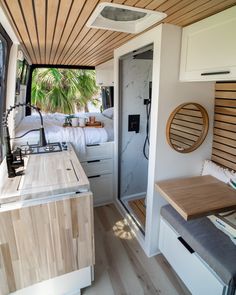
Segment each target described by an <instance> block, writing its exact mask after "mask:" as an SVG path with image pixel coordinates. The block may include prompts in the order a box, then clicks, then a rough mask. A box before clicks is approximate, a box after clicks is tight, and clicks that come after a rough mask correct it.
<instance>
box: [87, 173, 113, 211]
mask: <svg viewBox="0 0 236 295" xmlns="http://www.w3.org/2000/svg"><path fill="white" fill-rule="evenodd" d="M88 179H89V182H90V188H91V191H92V192H93V198H94V204H95V205H100V204H105V203H108V202H111V200H112V198H111V196H113V174H105V175H95V176H90V177H88Z"/></svg>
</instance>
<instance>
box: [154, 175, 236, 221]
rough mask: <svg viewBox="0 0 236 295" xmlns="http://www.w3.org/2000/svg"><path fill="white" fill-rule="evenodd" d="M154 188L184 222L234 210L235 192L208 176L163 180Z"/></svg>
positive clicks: (235, 203)
mask: <svg viewBox="0 0 236 295" xmlns="http://www.w3.org/2000/svg"><path fill="white" fill-rule="evenodd" d="M155 186H156V189H157V190H158V191H159V192H160V193H161V195H162V196H163V197H164V198H165V199H166V200H167V201H168V202H169V203H170V204H171V205H172V206H173V207H174V208H175V209H176V211H177V212H178V213H179V214H180V215H181V216H182V217H183V218H184V219H185V220H190V219H194V218H198V217H202V216H207V215H211V214H215V213H218V212H223V211H229V210H231V209H235V208H236V190H234V189H233V188H231V187H230V186H228V185H227V184H225V183H224V182H222V181H219V180H218V179H216V178H215V177H213V176H210V175H205V176H197V177H190V178H182V179H171V180H164V181H159V182H157V183H156V184H155Z"/></svg>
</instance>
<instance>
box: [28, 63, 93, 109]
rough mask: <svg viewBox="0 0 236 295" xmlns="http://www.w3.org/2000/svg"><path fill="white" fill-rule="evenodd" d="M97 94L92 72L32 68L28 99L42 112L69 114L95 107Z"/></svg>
mask: <svg viewBox="0 0 236 295" xmlns="http://www.w3.org/2000/svg"><path fill="white" fill-rule="evenodd" d="M97 93H98V86H97V85H96V82H95V72H94V71H91V70H80V69H78V70H72V69H57V68H47V69H35V70H34V72H33V77H32V90H31V99H32V103H33V104H36V105H37V106H38V107H40V108H41V109H42V110H43V111H45V112H61V113H65V114H70V113H73V112H74V109H75V108H76V111H78V110H79V111H80V110H81V109H84V110H85V111H87V110H88V108H87V104H88V102H90V101H91V102H92V103H94V104H96V103H97V100H96V99H95V98H94V96H95V95H96V94H97Z"/></svg>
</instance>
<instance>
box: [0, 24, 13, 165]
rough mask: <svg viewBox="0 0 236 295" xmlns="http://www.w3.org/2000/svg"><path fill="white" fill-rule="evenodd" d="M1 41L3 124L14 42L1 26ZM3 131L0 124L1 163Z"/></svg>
mask: <svg viewBox="0 0 236 295" xmlns="http://www.w3.org/2000/svg"><path fill="white" fill-rule="evenodd" d="M0 39H1V41H2V43H3V44H4V48H5V49H4V52H3V55H4V58H3V60H4V64H3V75H2V77H1V79H2V80H1V92H0V122H2V119H3V114H4V112H5V111H6V94H7V76H8V65H9V58H10V51H11V47H12V43H13V42H12V40H11V39H10V37H9V36H8V34H7V32H6V31H5V30H4V28H3V26H2V25H1V24H0ZM2 136H3V130H2V124H0V142H1V147H0V163H1V162H2V160H3V158H4V153H3V138H2Z"/></svg>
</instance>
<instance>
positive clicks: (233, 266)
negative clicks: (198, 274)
mask: <svg viewBox="0 0 236 295" xmlns="http://www.w3.org/2000/svg"><path fill="white" fill-rule="evenodd" d="M161 215H162V218H164V219H165V220H166V221H167V222H168V223H169V224H170V225H171V226H172V227H173V228H174V229H175V231H176V232H177V233H178V234H179V235H180V236H181V237H182V238H183V239H184V240H185V241H186V242H187V243H188V245H189V246H190V247H191V248H192V249H193V250H194V251H195V252H196V253H197V254H198V255H199V256H200V257H201V258H202V259H203V260H204V261H205V262H206V263H207V264H208V265H209V266H210V268H211V269H212V270H213V271H214V272H215V273H216V274H217V275H218V276H219V277H220V278H221V280H222V281H223V282H224V283H225V284H226V285H228V292H227V295H232V294H235V290H236V288H235V286H236V246H235V245H234V244H233V242H232V241H231V240H230V238H229V237H228V236H227V235H226V234H224V233H223V232H221V231H220V230H219V229H217V228H216V227H215V226H214V225H213V224H212V222H211V221H210V220H209V219H208V218H206V217H203V218H198V219H194V220H190V221H185V220H184V219H183V218H182V217H181V216H180V215H179V213H178V212H177V211H176V210H175V209H174V208H173V207H172V206H171V205H166V206H164V207H162V209H161Z"/></svg>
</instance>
